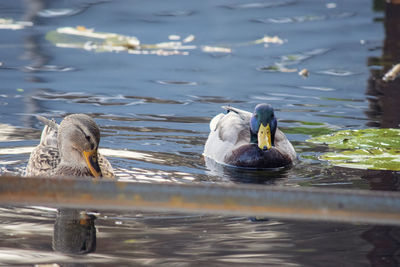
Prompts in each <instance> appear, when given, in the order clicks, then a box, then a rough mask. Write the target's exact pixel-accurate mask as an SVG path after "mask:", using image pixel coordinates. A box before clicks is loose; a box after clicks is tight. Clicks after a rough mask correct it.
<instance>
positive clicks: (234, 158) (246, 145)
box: [203, 104, 296, 168]
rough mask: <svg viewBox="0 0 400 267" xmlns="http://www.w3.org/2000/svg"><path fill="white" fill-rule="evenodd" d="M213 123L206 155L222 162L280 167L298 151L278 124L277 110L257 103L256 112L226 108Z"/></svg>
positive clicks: (247, 165)
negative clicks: (275, 111) (224, 112)
mask: <svg viewBox="0 0 400 267" xmlns="http://www.w3.org/2000/svg"><path fill="white" fill-rule="evenodd" d="M223 108H224V109H226V110H227V114H222V113H221V114H218V115H217V116H215V117H214V118H213V119H212V120H211V122H210V134H209V136H208V139H207V142H206V144H205V147H204V153H203V155H204V156H205V157H208V158H211V159H213V160H214V161H216V162H218V163H222V164H227V165H232V166H237V167H244V168H278V167H283V166H287V165H290V164H291V163H293V161H294V160H295V159H296V151H295V150H294V148H293V146H292V144H291V143H290V142H289V140H288V139H287V138H286V136H285V134H284V133H283V132H282V131H280V130H279V129H278V127H277V120H276V118H275V114H274V109H273V108H272V106H271V105H269V104H258V105H257V106H256V107H255V109H254V112H253V113H250V112H248V111H244V110H240V109H238V108H234V107H226V106H224V107H223Z"/></svg>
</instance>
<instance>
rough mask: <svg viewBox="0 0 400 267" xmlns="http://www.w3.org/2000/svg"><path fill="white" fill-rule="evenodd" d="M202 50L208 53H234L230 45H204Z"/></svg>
mask: <svg viewBox="0 0 400 267" xmlns="http://www.w3.org/2000/svg"><path fill="white" fill-rule="evenodd" d="M201 50H202V51H203V52H206V53H232V49H231V48H228V47H218V46H208V45H205V46H202V47H201Z"/></svg>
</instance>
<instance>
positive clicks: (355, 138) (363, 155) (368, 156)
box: [308, 129, 400, 171]
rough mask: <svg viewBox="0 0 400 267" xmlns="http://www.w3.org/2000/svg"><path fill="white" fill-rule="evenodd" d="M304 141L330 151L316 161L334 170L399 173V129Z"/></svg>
mask: <svg viewBox="0 0 400 267" xmlns="http://www.w3.org/2000/svg"><path fill="white" fill-rule="evenodd" d="M308 141H309V142H312V143H317V144H326V145H328V146H329V147H330V148H331V149H334V150H335V151H334V152H328V153H325V154H323V155H321V156H320V158H321V159H323V160H327V161H329V162H330V163H332V164H333V165H336V166H342V167H349V168H357V169H374V170H394V171H400V129H363V130H345V131H339V132H336V133H334V134H330V135H323V136H318V137H315V138H311V139H309V140H308Z"/></svg>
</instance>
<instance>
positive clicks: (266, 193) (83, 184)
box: [0, 176, 400, 225]
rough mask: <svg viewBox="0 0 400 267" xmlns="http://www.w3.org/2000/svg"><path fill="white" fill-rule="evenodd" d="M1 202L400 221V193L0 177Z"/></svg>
mask: <svg viewBox="0 0 400 267" xmlns="http://www.w3.org/2000/svg"><path fill="white" fill-rule="evenodd" d="M0 205H43V206H50V207H57V208H59V207H74V208H84V209H98V210H101V209H111V210H114V211H115V210H153V211H178V212H190V213H217V214H224V215H249V216H267V217H276V218H287V219H312V220H326V221H337V222H359V223H372V224H388V225H389V224H390V225H400V193H399V192H386V191H368V190H343V189H320V188H288V187H276V186H256V185H229V186H228V185H216V184H161V183H157V184H148V183H136V182H122V181H109V180H90V179H73V178H62V179H54V178H27V177H14V176H1V177H0Z"/></svg>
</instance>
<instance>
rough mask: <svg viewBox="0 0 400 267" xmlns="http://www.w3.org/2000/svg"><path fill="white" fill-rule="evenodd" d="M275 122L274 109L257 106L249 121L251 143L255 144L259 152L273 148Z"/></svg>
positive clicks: (263, 105)
mask: <svg viewBox="0 0 400 267" xmlns="http://www.w3.org/2000/svg"><path fill="white" fill-rule="evenodd" d="M277 125H278V123H277V121H276V118H275V114H274V109H273V108H272V106H271V105H269V104H258V105H257V106H256V107H255V109H254V112H253V115H252V116H251V120H250V136H251V140H250V142H251V143H254V144H257V145H258V147H259V148H260V149H261V150H268V149H270V148H271V147H272V146H274V145H275V144H274V139H275V132H276V128H277Z"/></svg>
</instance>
